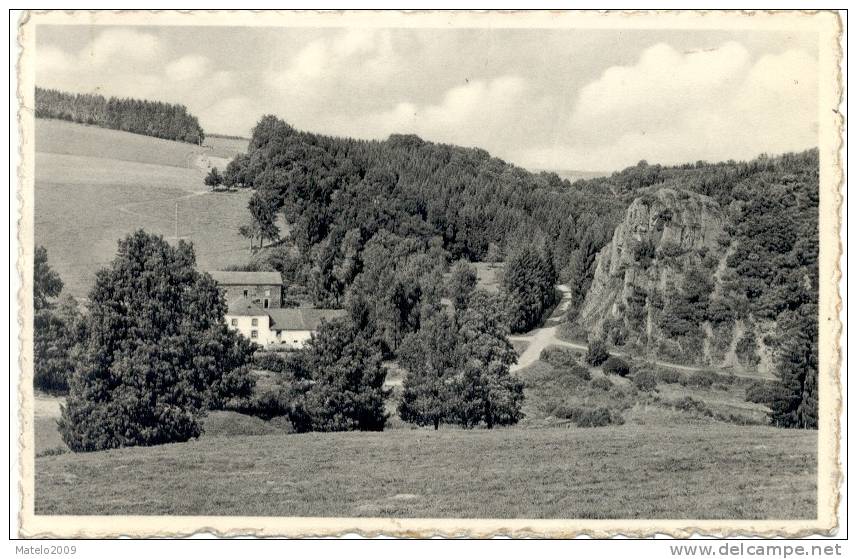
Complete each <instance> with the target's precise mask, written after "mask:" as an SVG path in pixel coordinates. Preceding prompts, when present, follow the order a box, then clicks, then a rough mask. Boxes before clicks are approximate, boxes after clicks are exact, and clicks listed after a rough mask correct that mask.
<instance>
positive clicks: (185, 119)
mask: <svg viewBox="0 0 857 559" xmlns="http://www.w3.org/2000/svg"><path fill="white" fill-rule="evenodd" d="M36 118H58V119H62V120H68V121H72V122H77V123H81V124H91V125H94V126H100V127H102V128H111V129H113V130H123V131H125V132H133V133H134V134H143V135H146V136H154V137H156V138H163V139H165V140H175V141H178V142H187V143H191V144H198V145H201V144H202V141H203V139H205V133H204V132H203V130H202V127H201V126H200V125H199V121H198V120H197V118H196V117H195V116H193V115H192V114H190V113H188V111H187V107H185V106H184V105H177V104H169V103H162V102H160V101H142V100H139V99H118V98H116V97H111V98H109V99H106V98H105V97H103V96H101V95H96V94H91V93H66V92H63V91H57V90H55V89H42V88H40V87H37V88H36Z"/></svg>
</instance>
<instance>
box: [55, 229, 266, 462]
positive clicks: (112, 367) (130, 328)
mask: <svg viewBox="0 0 857 559" xmlns="http://www.w3.org/2000/svg"><path fill="white" fill-rule="evenodd" d="M195 260H196V259H195V256H194V252H193V248H192V246H191V245H189V244H187V243H185V242H184V241H180V242H179V244H178V246H176V247H172V246H170V245H169V244H168V243H167V242H166V241H165V240H164V239H163V238H162V237H160V236H155V235H149V234H147V233H145V232H144V231H137V232H136V233H133V234H131V235H129V236H128V237H126V238H125V239H122V240H120V241H119V248H118V252H117V255H116V258H115V259H114V260H113V262H112V263H111V264H110V266H109V267H108V268H105V269H102V270H100V271H99V272H98V274H97V276H96V281H95V285H94V287H93V288H92V290H91V292H90V295H89V300H90V303H89V309H88V313H87V314H86V316H85V318H84V330H85V337H84V339H83V340H82V343H81V353H80V357H79V359H78V363H77V366H76V367H75V371H74V374H73V375H72V377H71V380H70V383H69V384H70V390H69V395H68V399H67V401H66V405H65V406H63V408H62V416H61V418H60V420H59V428H60V433H61V435H62V437H63V440H64V441H65V442H66V444H68V446H69V448H71V449H72V450H75V451H92V450H102V449H107V448H116V447H122V446H135V445H154V444H162V443H168V442H177V441H186V440H188V439H190V438H193V437H197V436H198V435H199V434H200V432H201V428H200V424H199V419H200V417H201V416H202V415H204V414H205V411H206V409H209V408H216V407H219V406H222V405H223V404H224V402H225V401H226V400H227V399H229V398H231V397H234V396H246V395H248V394H249V393H250V390H251V389H252V384H253V383H252V380H251V378H250V377H249V376H248V373H247V370H246V367H245V366H246V365H247V364H248V363H249V361H250V357H251V355H252V353H253V348H252V346H251V344H250V342H248V341H246V340H244V339H243V338H241V337H240V336H239V335H238V334H236V333H234V332H232V331H230V330H229V329H228V328H227V327H226V325H225V324H224V322H223V315H224V312H225V311H226V305H225V302H224V300H223V296H222V294H221V292H220V290H219V289H218V287H217V284H216V283H215V282H214V280H212V279H211V277H210V276H208V275H207V274H201V273H199V272H197V271H196V269H195Z"/></svg>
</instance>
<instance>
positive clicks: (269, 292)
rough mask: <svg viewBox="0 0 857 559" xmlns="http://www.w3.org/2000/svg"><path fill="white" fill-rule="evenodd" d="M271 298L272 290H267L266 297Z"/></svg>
mask: <svg viewBox="0 0 857 559" xmlns="http://www.w3.org/2000/svg"><path fill="white" fill-rule="evenodd" d="M270 296H271V290H270V289H266V290H265V297H270Z"/></svg>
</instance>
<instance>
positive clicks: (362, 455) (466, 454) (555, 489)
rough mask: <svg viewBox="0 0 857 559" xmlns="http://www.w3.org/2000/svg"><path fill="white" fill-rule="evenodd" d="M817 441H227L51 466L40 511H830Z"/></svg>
mask: <svg viewBox="0 0 857 559" xmlns="http://www.w3.org/2000/svg"><path fill="white" fill-rule="evenodd" d="M815 453H816V433H815V432H814V431H786V430H778V429H774V428H770V427H736V426H732V425H723V424H712V425H702V426H698V427H696V426H694V428H692V429H689V428H687V427H686V426H677V427H672V428H668V429H662V430H657V431H653V430H651V429H648V428H646V427H644V426H637V425H625V426H621V427H610V428H602V429H538V430H527V429H501V430H494V431H487V430H477V431H462V430H456V429H442V430H440V431H437V432H434V431H430V430H420V431H410V430H396V431H389V432H384V433H359V432H358V433H329V434H322V433H316V434H307V435H266V436H247V437H212V438H208V439H202V440H199V441H195V442H189V443H181V444H173V445H165V446H161V447H153V448H128V449H122V450H114V451H106V452H97V453H90V454H76V455H74V454H64V455H60V456H45V457H41V458H37V459H36V484H35V487H36V493H35V511H36V514H87V515H88V514H141V515H153V514H173V515H249V516H255V515H266V516H267V515H271V516H374V517H377V516H392V517H462V518H473V517H498V518H681V519H697V518H700V519H701V518H729V519H753V518H767V519H786V518H814V517H815V516H816V498H815V494H816V473H815V472H816V458H815Z"/></svg>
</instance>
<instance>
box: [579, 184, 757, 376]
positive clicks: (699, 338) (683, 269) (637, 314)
mask: <svg viewBox="0 0 857 559" xmlns="http://www.w3.org/2000/svg"><path fill="white" fill-rule="evenodd" d="M725 225H726V218H725V216H724V212H723V211H722V209H721V208H720V206H719V205H718V204H717V202H715V201H714V200H713V199H711V198H709V197H707V196H703V195H700V194H696V193H691V192H686V191H683V190H675V189H669V188H661V189H660V190H657V191H655V192H649V193H646V194H644V195H643V196H640V197H639V198H637V199H635V200H634V201H633V202H632V203H631V205H630V206H629V207H628V209H627V211H626V213H625V216H624V219H623V220H622V222H621V223H620V224H619V225H618V227H617V228H616V230H615V232H614V234H613V239H612V241H611V242H610V243H609V244H608V245H607V246H605V247H604V248H603V249H602V250H601V252H600V253H599V254H598V257H597V259H596V270H595V275H594V278H593V281H592V285H591V287H590V289H589V291H588V292H587V295H586V298H585V300H584V302H583V305H582V307H581V309H580V312H579V315H578V319H577V320H578V323H579V324H580V325H581V326H582V327H583V328H585V329H586V330H587V331H588V332H590V333H596V334H601V335H604V336H605V337H607V339H608V341H609V342H610V343H612V344H614V345H617V346H625V347H626V348H627V349H628V350H630V351H633V352H634V353H637V354H645V355H647V356H649V357H653V358H660V359H666V360H670V361H674V362H683V363H688V364H700V365H712V366H738V367H740V368H743V369H747V368H758V367H759V366H761V367H762V368H766V365H767V362H768V361H769V359H768V358H769V356H768V355H766V353H767V352H766V350H765V348H764V347H763V346H762V345H761V344H760V343H759V342H757V341H756V340H758V339H760V338H761V335H760V334H759V333H758V332H755V329H757V328H758V326H756V325H754V326H752V328H753V329H754V336H753V337H752V342H750V343H749V345H750V346H752V347H745V346H747V345H748V343H747V342H744V343H743V345H742V338H743V337H744V334H745V330H746V327H745V325H744V324H743V322H742V321H741V320H733V319H732V318H730V316H731V315H730V313H729V312H727V310H725V309H727V308H728V301H727V300H726V295H725V293H724V291H725V289H724V285H725V284H726V282H727V281H728V279H729V271H728V270H727V268H726V261H727V257H728V255H729V254H730V251H731V250H732V247H731V243H730V239H729V235H728V234H727V233H726V232H725V230H724V227H725ZM749 339H751V338H750V337H748V340H749Z"/></svg>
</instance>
